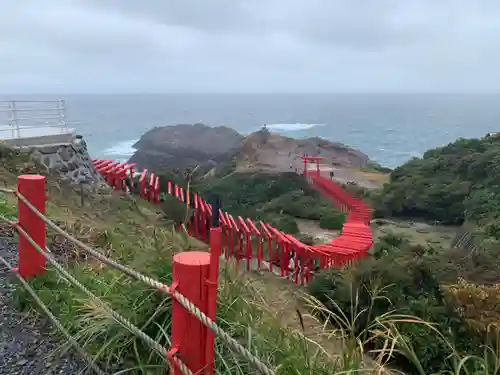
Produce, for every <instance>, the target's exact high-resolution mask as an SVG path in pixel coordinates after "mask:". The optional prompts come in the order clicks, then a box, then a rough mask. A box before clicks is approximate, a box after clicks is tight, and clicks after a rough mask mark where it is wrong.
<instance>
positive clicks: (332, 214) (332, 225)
mask: <svg viewBox="0 0 500 375" xmlns="http://www.w3.org/2000/svg"><path fill="white" fill-rule="evenodd" d="M345 220H346V215H345V214H344V213H342V212H338V211H333V210H330V211H325V212H323V213H322V214H321V217H320V218H319V227H320V228H322V229H342V226H343V225H344V223H345Z"/></svg>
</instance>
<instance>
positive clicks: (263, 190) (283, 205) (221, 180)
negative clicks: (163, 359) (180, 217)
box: [160, 171, 345, 234]
mask: <svg viewBox="0 0 500 375" xmlns="http://www.w3.org/2000/svg"><path fill="white" fill-rule="evenodd" d="M160 176H161V183H160V186H162V187H164V186H167V181H168V180H172V181H174V182H175V183H177V184H179V185H180V186H183V187H184V188H186V187H187V182H186V180H188V179H189V177H188V176H182V177H180V176H179V175H177V174H175V173H173V172H171V171H165V172H164V173H162V174H161V175H160ZM190 188H191V189H192V190H194V191H197V192H199V193H200V194H201V195H202V196H203V197H204V198H206V199H210V197H211V196H213V195H218V196H220V197H222V199H223V202H222V205H223V208H224V210H225V211H227V212H229V213H230V214H232V215H233V216H234V217H236V216H242V217H249V218H251V219H252V220H262V221H264V222H266V223H269V224H271V225H273V226H275V227H276V228H278V229H279V230H281V231H283V232H285V233H289V234H297V233H298V232H299V228H298V225H297V222H296V220H295V219H296V218H298V219H306V220H315V221H319V222H320V226H321V228H325V229H340V228H341V227H342V225H343V223H344V222H345V215H344V214H343V213H340V212H336V211H334V210H333V208H332V205H331V204H330V203H329V202H328V201H326V200H325V199H324V198H323V197H322V196H321V194H320V193H319V192H317V191H316V190H314V189H313V188H311V186H309V185H308V184H307V182H306V180H305V179H304V178H303V177H302V176H299V175H297V174H296V173H292V172H286V173H276V174H271V173H231V174H228V175H225V176H224V177H214V176H213V177H211V178H207V179H204V180H201V181H200V180H198V181H194V182H193V183H192V184H191V185H190Z"/></svg>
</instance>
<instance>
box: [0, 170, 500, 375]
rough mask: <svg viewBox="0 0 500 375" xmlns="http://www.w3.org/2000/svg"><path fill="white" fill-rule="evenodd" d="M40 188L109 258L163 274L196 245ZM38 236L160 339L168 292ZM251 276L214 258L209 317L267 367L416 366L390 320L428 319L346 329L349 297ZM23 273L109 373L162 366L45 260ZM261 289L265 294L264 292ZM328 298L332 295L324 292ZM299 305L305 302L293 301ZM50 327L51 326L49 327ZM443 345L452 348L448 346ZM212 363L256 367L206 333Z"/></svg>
mask: <svg viewBox="0 0 500 375" xmlns="http://www.w3.org/2000/svg"><path fill="white" fill-rule="evenodd" d="M18 172H19V171H18V170H16V167H15V165H11V164H9V169H4V168H2V166H1V164H0V184H1V183H6V184H7V185H8V186H9V187H10V188H13V187H14V186H15V176H16V173H18ZM48 193H49V203H48V207H47V215H48V216H49V218H51V219H53V220H56V221H57V224H58V225H59V226H61V227H62V228H64V229H65V230H67V231H68V232H69V233H71V234H73V235H75V236H77V237H78V238H79V239H80V240H82V241H83V242H85V243H87V244H89V245H91V246H94V247H98V248H99V249H101V250H102V251H103V252H104V253H105V254H106V255H108V256H109V257H111V258H112V259H115V260H117V261H119V262H121V263H123V264H126V265H129V266H130V267H132V268H134V269H136V270H139V271H141V272H143V273H145V274H147V275H149V276H152V277H154V278H156V279H158V280H161V281H164V282H166V283H170V282H171V278H172V276H171V259H172V256H173V255H174V254H175V253H177V252H180V251H189V250H191V249H200V248H201V249H203V248H206V245H204V244H201V243H199V242H197V241H195V240H193V239H190V238H188V237H186V236H184V235H179V234H177V233H175V232H174V231H173V229H172V223H170V222H168V220H165V218H164V215H162V214H160V213H158V212H156V210H157V208H156V207H153V206H150V205H149V204H147V203H146V202H141V201H136V200H134V199H130V198H127V197H122V196H120V195H119V194H114V193H113V194H111V193H109V192H107V191H92V192H87V193H85V197H84V198H85V199H84V202H85V203H84V206H83V207H80V201H81V197H80V195H79V193H78V191H75V190H74V189H72V188H71V187H68V186H64V185H63V184H60V183H55V182H54V181H53V180H49V186H48ZM0 212H1V213H2V214H3V215H11V216H15V214H16V202H15V199H14V197H12V196H8V195H7V196H3V195H0ZM48 243H49V246H50V247H51V248H53V249H54V254H55V255H56V256H57V258H58V260H59V261H60V262H61V263H62V264H63V265H64V266H65V267H66V269H67V270H68V271H70V273H71V274H72V275H74V276H75V277H76V278H77V279H78V280H79V281H80V282H82V283H83V284H85V285H86V286H87V287H88V288H89V289H90V290H91V291H92V292H93V293H95V294H96V295H97V296H99V297H100V298H101V299H102V300H103V301H105V302H106V303H107V304H108V305H109V306H110V307H112V308H113V309H114V310H116V311H117V312H119V313H120V314H121V315H123V316H125V317H126V318H128V319H129V320H131V321H132V322H133V323H134V324H135V325H137V326H138V327H140V328H141V329H143V330H144V331H145V332H146V333H148V334H149V335H150V336H151V337H153V338H155V339H156V340H157V341H158V342H160V343H162V344H164V345H165V346H166V347H167V348H168V347H169V337H170V325H171V316H170V310H171V306H170V303H171V301H170V299H169V298H168V296H166V295H165V294H162V293H160V292H157V291H154V290H151V289H150V288H148V287H147V286H145V285H143V284H141V283H139V282H137V281H134V280H130V279H128V278H127V277H125V276H124V275H123V274H121V273H119V272H118V271H116V270H114V269H112V268H109V267H106V266H103V265H102V264H100V263H99V262H97V261H96V260H95V259H92V258H89V257H87V256H85V254H84V253H83V252H82V251H81V250H78V249H75V248H74V247H73V246H70V244H68V243H66V242H64V241H61V239H60V238H58V236H56V235H55V233H52V232H50V231H49V233H48ZM269 277H274V276H271V275H269ZM261 280H262V279H261V276H258V275H255V274H250V275H246V274H242V273H241V271H239V272H237V271H236V270H235V267H234V265H232V264H228V265H227V266H222V267H221V276H220V284H219V292H218V309H217V323H218V324H219V325H220V326H221V327H222V328H223V329H224V330H225V331H226V332H228V333H229V334H230V335H231V336H232V337H234V338H236V339H237V340H239V341H240V342H241V343H243V344H245V346H246V347H247V348H248V349H249V350H250V351H251V352H252V353H253V354H255V355H256V356H257V357H259V358H261V359H262V360H263V361H264V362H265V363H267V364H269V366H270V367H272V368H274V369H275V372H276V373H277V374H283V375H285V374H286V375H288V374H290V375H295V374H297V375H302V374H309V375H316V374H318V375H326V374H328V375H330V374H331V375H334V374H339V375H340V374H352V375H354V374H384V373H387V372H386V371H385V370H384V369H383V368H384V367H386V364H387V362H388V361H389V359H390V357H391V356H392V355H393V354H394V353H396V352H400V353H402V354H403V355H405V356H407V357H408V358H409V360H410V362H411V363H412V364H413V367H414V368H413V369H414V370H415V373H417V374H419V375H421V374H422V375H424V373H423V372H422V366H421V365H419V358H417V357H416V356H415V351H414V350H413V349H412V348H411V346H410V345H408V341H407V340H406V338H405V337H404V335H403V334H402V333H401V332H400V331H399V330H398V327H399V325H398V324H405V323H409V324H421V325H424V326H426V327H427V326H429V327H431V325H430V323H426V322H424V321H422V320H421V319H419V318H416V317H411V316H403V315H400V314H398V311H390V312H388V313H387V314H384V315H381V316H374V317H373V320H372V323H371V324H370V325H369V326H367V327H366V328H365V329H364V330H361V331H359V330H355V329H354V327H355V326H356V324H357V318H356V317H357V316H359V313H360V311H359V309H360V307H359V306H360V305H359V303H358V301H357V300H356V299H353V301H352V302H351V304H350V306H351V311H350V312H349V313H346V312H345V311H341V310H340V309H339V310H338V311H337V310H335V309H332V310H333V311H332V310H327V309H326V308H325V307H324V306H323V305H322V304H321V303H319V302H318V301H316V300H314V299H312V298H309V299H307V300H305V301H299V300H296V299H292V297H280V296H278V297H279V298H282V299H281V300H280V303H277V302H276V301H275V300H273V298H274V297H275V295H276V294H279V292H280V289H279V284H278V283H274V282H266V283H265V288H264V289H261V288H259V287H258V284H261V283H259V281H261ZM284 282H285V281H284ZM31 283H32V285H33V287H34V288H35V289H36V291H37V292H38V293H39V295H40V297H41V299H42V300H43V301H44V302H45V303H46V304H47V305H48V306H49V308H50V309H51V310H52V311H53V312H54V314H55V315H56V316H57V317H58V318H59V319H60V320H61V322H62V323H63V325H64V326H65V327H67V328H68V329H69V330H70V331H71V332H72V333H73V334H74V335H75V336H76V337H77V339H78V341H79V342H80V344H81V345H83V346H84V347H85V349H86V350H87V351H88V352H89V353H91V354H92V355H93V356H94V357H96V358H97V360H98V361H99V364H100V365H101V367H102V368H104V369H106V371H108V372H109V373H117V371H120V370H121V371H120V372H118V373H120V374H167V373H168V372H169V368H168V364H167V363H166V361H165V358H163V357H162V356H159V355H157V354H156V353H155V352H153V351H151V350H149V348H147V347H146V346H145V345H144V344H143V343H142V342H141V341H140V340H139V339H138V338H136V337H135V336H134V335H133V334H132V333H131V332H129V331H128V330H127V329H126V328H124V327H122V326H121V325H120V323H118V322H116V321H115V320H114V319H113V318H112V317H111V316H109V314H108V313H107V312H106V310H104V309H102V307H100V306H99V305H96V304H95V303H94V302H93V301H92V300H90V299H89V298H88V297H86V296H85V295H83V294H82V293H81V292H80V291H79V290H77V289H76V288H74V287H72V286H69V285H68V284H67V282H66V281H65V280H64V279H63V278H61V277H60V276H59V275H58V274H57V273H56V272H55V271H54V270H53V269H51V268H49V269H48V272H47V274H46V275H45V276H44V277H41V278H37V279H35V280H33V281H32V282H31ZM270 296H273V298H268V297H270ZM278 297H276V298H278ZM372 298H373V299H374V301H375V300H376V299H377V298H381V297H380V296H378V295H377V294H376V293H373V295H372ZM15 299H16V301H17V303H18V305H19V306H20V308H22V309H24V310H26V311H30V312H31V313H33V314H36V313H38V310H37V309H36V307H35V305H34V303H33V301H32V300H31V298H30V297H29V296H28V295H27V294H26V293H25V292H24V291H23V290H22V289H20V288H18V289H17V290H16V293H15ZM332 304H333V305H334V304H335V303H334V301H332ZM278 305H282V306H284V307H285V309H286V310H287V312H288V314H289V315H292V316H293V315H294V314H295V313H294V312H293V311H294V310H295V309H298V311H300V312H297V313H296V314H295V315H296V321H298V322H299V324H296V325H289V324H285V322H284V321H283V320H282V319H281V318H280V314H279V313H278V311H277V306H278ZM304 305H306V306H307V308H303V306H304ZM298 306H302V307H300V308H299V307H298ZM309 311H313V312H315V313H318V312H319V313H320V314H319V315H321V316H322V317H323V318H324V321H325V322H326V323H325V324H324V325H323V324H321V323H318V324H316V325H314V324H312V328H314V329H313V331H311V326H310V325H304V324H302V325H301V324H300V322H303V321H309V322H310V321H311V319H312V318H311V319H307V316H306V315H307V314H308V312H309ZM54 334H56V335H57V332H54ZM371 340H381V341H382V342H383V343H385V345H383V347H384V350H382V351H378V352H375V351H373V352H371V353H368V354H370V355H371V356H373V357H375V360H373V359H370V357H369V356H367V355H366V354H367V353H365V352H364V351H365V348H366V347H368V346H369V345H367V344H368V343H369V342H370V341H371ZM488 348H489V347H488ZM488 350H489V349H488ZM450 351H451V353H454V352H453V348H452V347H451V346H450ZM485 353H486V354H488V355H485V356H484V358H477V357H475V358H469V357H460V356H459V355H458V354H454V355H453V359H454V360H455V361H454V362H455V365H454V367H453V371H454V372H452V373H456V374H467V375H468V374H470V375H472V374H475V375H489V374H493V372H491V369H492V368H494V366H495V362H491V360H492V359H495V358H498V357H496V356H495V355H494V353H493V352H487V351H485ZM490 354H491V355H490ZM487 360H488V361H489V362H486V361H487ZM472 361H475V365H476V367H479V366H480V365H481V364H482V365H483V367H484V370H479V371H473V372H465V371H463V370H462V368H463V367H464V363H470V362H472ZM496 363H498V361H497V362H496ZM215 367H216V371H215V373H216V374H218V375H226V374H227V375H229V374H241V375H244V374H245V375H247V374H252V375H253V374H257V372H256V371H255V370H254V369H252V368H250V367H249V365H248V363H247V361H246V360H245V359H244V358H241V357H239V356H238V355H237V354H235V353H232V352H231V351H230V350H229V349H228V348H227V346H226V345H225V344H224V343H223V342H222V341H220V340H219V339H217V341H216V363H215ZM497 367H498V366H497ZM440 375H447V374H445V373H442V374H440Z"/></svg>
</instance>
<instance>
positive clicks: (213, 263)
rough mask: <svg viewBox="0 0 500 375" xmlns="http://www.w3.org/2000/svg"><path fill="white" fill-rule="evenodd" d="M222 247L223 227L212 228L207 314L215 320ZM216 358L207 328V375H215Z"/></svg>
mask: <svg viewBox="0 0 500 375" xmlns="http://www.w3.org/2000/svg"><path fill="white" fill-rule="evenodd" d="M221 248H222V229H221V228H220V227H219V228H212V229H210V273H209V277H208V280H207V315H208V317H209V318H210V319H212V320H214V321H215V319H216V317H217V287H218V283H219V260H220V256H221ZM214 359H215V336H214V334H213V333H212V331H210V330H207V341H206V349H205V364H206V367H205V375H213V373H214Z"/></svg>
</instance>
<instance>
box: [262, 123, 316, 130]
mask: <svg viewBox="0 0 500 375" xmlns="http://www.w3.org/2000/svg"><path fill="white" fill-rule="evenodd" d="M266 126H267V127H268V128H269V129H271V130H277V131H280V130H281V131H298V130H307V129H311V128H314V127H316V126H325V124H302V123H295V124H266Z"/></svg>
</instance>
